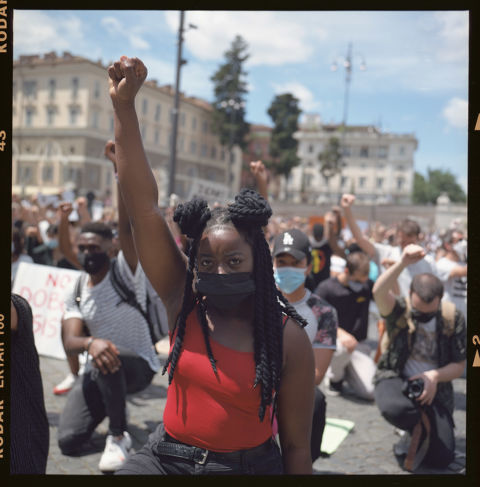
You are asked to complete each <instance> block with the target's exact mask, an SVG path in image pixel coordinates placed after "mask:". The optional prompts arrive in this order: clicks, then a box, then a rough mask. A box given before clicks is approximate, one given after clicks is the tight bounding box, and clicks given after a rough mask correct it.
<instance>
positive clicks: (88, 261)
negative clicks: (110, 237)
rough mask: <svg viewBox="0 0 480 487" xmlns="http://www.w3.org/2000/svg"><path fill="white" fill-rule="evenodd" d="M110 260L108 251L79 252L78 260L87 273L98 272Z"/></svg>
mask: <svg viewBox="0 0 480 487" xmlns="http://www.w3.org/2000/svg"><path fill="white" fill-rule="evenodd" d="M108 260H109V259H108V255H107V253H106V252H98V253H94V254H86V253H84V252H79V253H78V261H79V262H80V265H81V266H82V267H83V268H84V269H85V272H86V273H87V274H96V273H97V272H98V271H99V270H100V269H101V268H102V267H103V266H104V265H105V264H106V263H107V262H108Z"/></svg>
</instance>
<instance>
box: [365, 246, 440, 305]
mask: <svg viewBox="0 0 480 487" xmlns="http://www.w3.org/2000/svg"><path fill="white" fill-rule="evenodd" d="M374 246H375V250H376V255H375V261H376V262H377V265H378V266H379V270H380V272H384V271H385V268H384V267H383V266H382V265H381V262H382V260H384V259H390V260H394V261H396V262H399V261H400V259H401V257H402V249H401V248H400V246H396V247H393V246H392V245H385V244H380V243H375V244H374ZM423 273H430V274H434V275H437V269H436V265H435V259H434V258H433V257H432V256H431V255H429V254H427V255H426V256H425V257H424V258H423V259H421V260H419V261H418V262H415V263H414V264H410V265H409V266H408V267H406V268H405V269H403V271H402V272H401V273H400V275H399V276H398V279H397V281H398V287H399V288H400V294H401V295H402V296H408V295H409V293H410V283H411V282H412V279H413V277H414V276H416V275H417V274H423Z"/></svg>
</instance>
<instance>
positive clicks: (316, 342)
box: [272, 228, 338, 462]
mask: <svg viewBox="0 0 480 487" xmlns="http://www.w3.org/2000/svg"><path fill="white" fill-rule="evenodd" d="M272 256H273V269H274V277H275V282H276V283H277V287H278V288H279V289H280V291H281V292H282V294H283V296H284V297H285V298H286V299H287V300H288V302H289V303H290V304H291V305H292V306H293V307H294V308H295V310H296V311H297V313H298V314H299V315H300V316H302V317H303V318H304V319H305V320H306V321H307V323H308V324H307V326H306V327H305V331H306V332H307V335H308V337H309V339H310V342H311V343H312V346H313V353H314V357H315V385H316V386H318V385H319V384H320V383H321V382H322V380H323V377H324V375H325V372H326V370H327V368H328V365H329V363H330V360H331V358H332V356H333V353H334V351H335V348H336V335H337V327H338V319H337V312H336V311H335V309H334V308H333V307H332V306H330V305H329V304H328V303H327V302H326V301H325V300H324V299H322V298H320V297H319V296H316V295H315V294H312V292H311V291H310V290H309V289H307V288H306V286H305V283H306V277H307V276H308V275H309V273H310V270H311V268H312V262H311V261H312V254H311V246H310V242H309V239H308V236H307V235H306V234H305V233H303V232H302V231H300V230H298V229H296V228H294V229H291V230H288V231H285V232H283V233H281V234H279V235H277V237H276V238H275V239H274V243H273V250H272ZM325 420H326V401H325V396H324V394H323V393H322V391H321V390H320V389H319V388H318V387H315V405H314V411H313V422H312V436H311V444H310V448H311V455H312V462H314V461H315V460H316V459H317V458H318V457H319V456H321V444H322V436H323V431H324V429H325Z"/></svg>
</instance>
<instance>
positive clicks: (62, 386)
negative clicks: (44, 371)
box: [53, 372, 77, 396]
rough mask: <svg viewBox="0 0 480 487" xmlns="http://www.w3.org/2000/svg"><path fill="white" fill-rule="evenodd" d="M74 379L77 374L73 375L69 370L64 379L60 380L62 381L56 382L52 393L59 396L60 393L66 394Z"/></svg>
mask: <svg viewBox="0 0 480 487" xmlns="http://www.w3.org/2000/svg"><path fill="white" fill-rule="evenodd" d="M76 379H77V376H76V375H73V374H72V373H71V372H70V373H69V374H68V375H67V377H65V379H63V380H62V382H60V383H59V384H57V385H56V386H55V387H54V388H53V393H54V394H56V395H57V396H60V395H62V394H66V393H67V392H69V391H70V389H71V388H72V387H73V384H75V381H76Z"/></svg>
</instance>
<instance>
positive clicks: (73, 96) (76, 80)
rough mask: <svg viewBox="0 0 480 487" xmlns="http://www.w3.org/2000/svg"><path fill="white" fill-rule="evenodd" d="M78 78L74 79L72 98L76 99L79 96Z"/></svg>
mask: <svg viewBox="0 0 480 487" xmlns="http://www.w3.org/2000/svg"><path fill="white" fill-rule="evenodd" d="M78 86H79V82H78V78H72V98H73V99H75V98H77V96H78Z"/></svg>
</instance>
